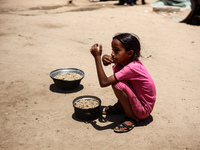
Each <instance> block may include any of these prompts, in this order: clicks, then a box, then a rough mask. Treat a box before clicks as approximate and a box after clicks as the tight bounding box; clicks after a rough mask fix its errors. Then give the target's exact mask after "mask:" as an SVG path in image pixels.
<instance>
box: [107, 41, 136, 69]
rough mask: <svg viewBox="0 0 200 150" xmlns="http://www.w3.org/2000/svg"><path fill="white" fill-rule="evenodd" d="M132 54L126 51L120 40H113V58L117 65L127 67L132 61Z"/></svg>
mask: <svg viewBox="0 0 200 150" xmlns="http://www.w3.org/2000/svg"><path fill="white" fill-rule="evenodd" d="M132 52H133V51H132ZM132 52H131V51H126V49H125V48H124V46H123V45H122V43H121V42H120V41H119V40H117V39H113V41H112V53H111V56H112V59H113V62H114V63H115V64H122V65H123V66H125V65H127V64H128V63H129V62H130V61H131V60H132V59H131V56H132Z"/></svg>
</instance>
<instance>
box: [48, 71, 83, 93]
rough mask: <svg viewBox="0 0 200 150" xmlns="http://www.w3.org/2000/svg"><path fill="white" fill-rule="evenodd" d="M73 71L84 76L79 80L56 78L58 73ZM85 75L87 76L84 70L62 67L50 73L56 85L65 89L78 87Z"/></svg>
mask: <svg viewBox="0 0 200 150" xmlns="http://www.w3.org/2000/svg"><path fill="white" fill-rule="evenodd" d="M71 72H74V73H77V74H80V75H81V76H82V78H81V79H78V80H72V81H66V80H62V79H56V78H54V77H55V76H56V75H58V74H64V73H71ZM84 76H85V74H84V72H83V71H82V70H80V69H76V68H61V69H57V70H54V71H52V72H51V73H50V77H51V78H52V79H53V81H54V83H55V85H56V86H57V87H58V88H60V89H63V90H73V89H76V88H77V87H78V86H79V85H80V82H81V80H82V79H83V78H84Z"/></svg>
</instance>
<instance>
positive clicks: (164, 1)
mask: <svg viewBox="0 0 200 150" xmlns="http://www.w3.org/2000/svg"><path fill="white" fill-rule="evenodd" d="M163 5H168V6H177V7H190V6H191V2H190V0H157V1H155V2H153V3H152V4H151V6H152V7H154V6H163Z"/></svg>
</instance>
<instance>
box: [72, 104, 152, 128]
mask: <svg viewBox="0 0 200 150" xmlns="http://www.w3.org/2000/svg"><path fill="white" fill-rule="evenodd" d="M104 107H105V106H101V108H100V111H101V112H102V109H103V108H104ZM72 118H73V119H74V120H76V121H79V122H84V123H90V124H91V125H92V126H93V127H94V128H95V129H96V130H99V131H101V130H106V129H114V128H115V127H116V126H117V125H118V124H119V123H120V122H121V121H122V120H123V119H124V115H102V114H101V113H100V115H99V118H97V119H96V120H89V121H83V120H80V119H78V118H77V117H76V114H75V113H74V114H73V115H72ZM152 121H153V117H152V116H151V115H150V116H149V117H147V118H145V119H143V120H141V121H140V122H139V123H138V124H137V125H136V126H135V127H139V126H147V125H148V124H150V123H151V122H152ZM109 122H110V124H108V123H109ZM102 123H106V125H102ZM100 124H101V125H100Z"/></svg>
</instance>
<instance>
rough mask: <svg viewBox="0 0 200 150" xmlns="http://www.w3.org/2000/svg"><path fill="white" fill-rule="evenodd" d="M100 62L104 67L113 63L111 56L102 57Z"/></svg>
mask: <svg viewBox="0 0 200 150" xmlns="http://www.w3.org/2000/svg"><path fill="white" fill-rule="evenodd" d="M102 62H103V64H104V66H108V65H110V64H111V63H113V59H112V57H111V56H109V55H103V57H102Z"/></svg>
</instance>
